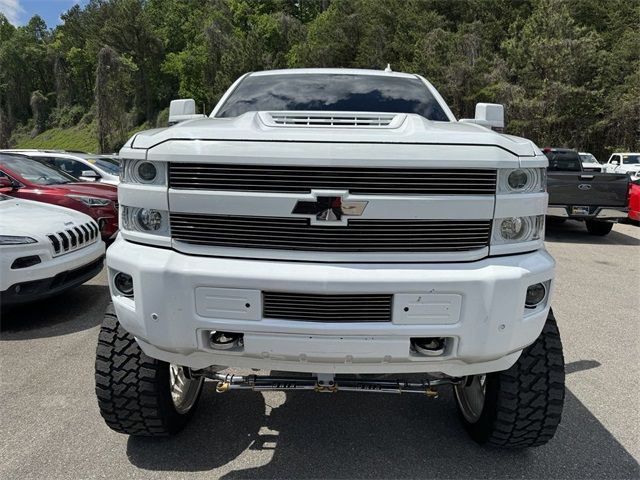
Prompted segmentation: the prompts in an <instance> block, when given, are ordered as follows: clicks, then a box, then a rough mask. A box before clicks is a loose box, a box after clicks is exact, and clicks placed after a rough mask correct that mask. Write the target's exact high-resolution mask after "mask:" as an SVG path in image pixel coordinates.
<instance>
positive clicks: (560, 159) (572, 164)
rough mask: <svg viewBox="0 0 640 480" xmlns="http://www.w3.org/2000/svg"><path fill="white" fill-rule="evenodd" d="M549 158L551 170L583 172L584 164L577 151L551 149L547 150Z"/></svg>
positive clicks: (546, 153)
mask: <svg viewBox="0 0 640 480" xmlns="http://www.w3.org/2000/svg"><path fill="white" fill-rule="evenodd" d="M545 155H546V156H547V158H548V159H549V168H548V170H549V171H551V172H581V171H582V164H581V162H580V157H579V156H578V153H577V152H573V151H571V150H567V151H549V152H545Z"/></svg>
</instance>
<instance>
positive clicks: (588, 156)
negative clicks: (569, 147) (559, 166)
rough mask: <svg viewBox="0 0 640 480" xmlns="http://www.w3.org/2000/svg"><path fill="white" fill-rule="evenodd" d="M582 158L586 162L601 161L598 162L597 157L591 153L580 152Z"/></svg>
mask: <svg viewBox="0 0 640 480" xmlns="http://www.w3.org/2000/svg"><path fill="white" fill-rule="evenodd" d="M580 160H582V161H583V162H585V163H600V162H598V160H597V159H596V157H594V156H593V155H591V154H590V153H582V154H580Z"/></svg>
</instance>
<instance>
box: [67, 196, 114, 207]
mask: <svg viewBox="0 0 640 480" xmlns="http://www.w3.org/2000/svg"><path fill="white" fill-rule="evenodd" d="M67 197H70V198H73V199H74V200H78V201H80V202H82V203H84V204H85V205H87V206H88V207H106V206H107V205H109V204H110V203H111V200H109V199H106V198H97V197H86V196H84V195H71V194H69V195H67Z"/></svg>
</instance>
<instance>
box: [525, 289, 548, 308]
mask: <svg viewBox="0 0 640 480" xmlns="http://www.w3.org/2000/svg"><path fill="white" fill-rule="evenodd" d="M546 296H547V289H546V287H545V286H544V284H542V283H536V284H535V285H530V286H529V288H527V298H526V299H525V301H524V306H525V307H527V308H536V307H537V306H538V305H540V304H541V303H542V302H543V300H544V299H545V297H546Z"/></svg>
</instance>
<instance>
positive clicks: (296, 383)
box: [202, 370, 463, 398]
mask: <svg viewBox="0 0 640 480" xmlns="http://www.w3.org/2000/svg"><path fill="white" fill-rule="evenodd" d="M202 375H204V376H205V377H207V378H210V379H212V380H215V381H217V382H218V383H217V385H216V391H217V392H218V393H224V392H228V391H229V390H254V391H272V390H312V391H315V392H324V393H335V392H338V391H343V392H367V393H419V394H423V395H426V396H427V397H429V398H437V397H438V391H437V390H436V389H435V387H438V386H440V385H457V384H460V383H461V382H462V381H463V379H461V378H454V377H444V378H425V379H422V380H420V381H413V382H411V381H405V380H400V379H397V380H387V379H376V378H372V379H361V378H337V379H336V378H335V376H334V375H332V374H318V375H317V376H308V377H285V376H271V375H247V376H242V375H233V374H224V373H217V372H207V371H206V370H205V371H203V372H202Z"/></svg>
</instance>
